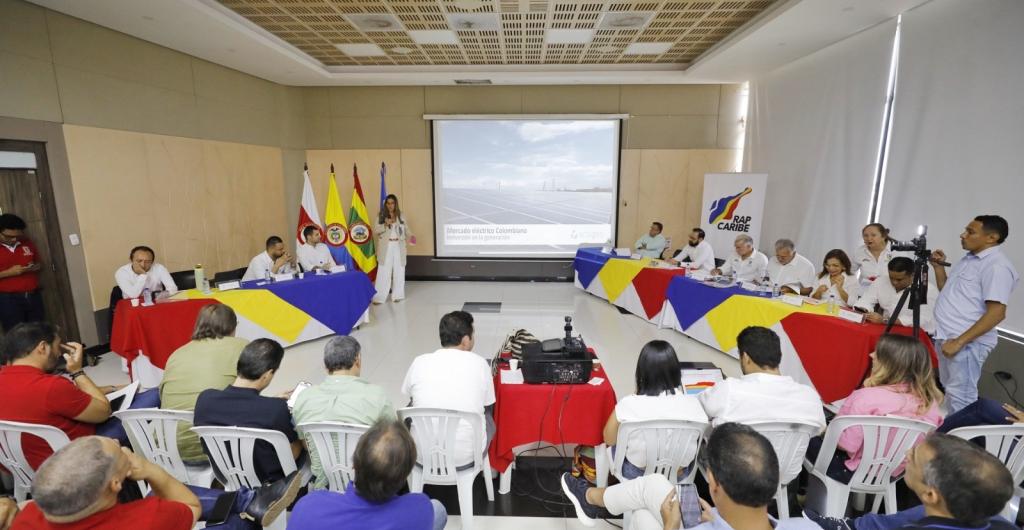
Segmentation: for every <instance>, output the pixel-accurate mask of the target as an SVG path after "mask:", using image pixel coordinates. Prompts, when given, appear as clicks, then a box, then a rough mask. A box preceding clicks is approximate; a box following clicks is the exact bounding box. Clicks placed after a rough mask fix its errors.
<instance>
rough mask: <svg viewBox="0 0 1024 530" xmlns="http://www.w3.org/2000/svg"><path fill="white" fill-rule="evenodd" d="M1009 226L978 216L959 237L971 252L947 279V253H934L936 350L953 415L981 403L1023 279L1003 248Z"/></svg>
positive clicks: (987, 216) (998, 220) (1003, 221)
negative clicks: (988, 365) (985, 372)
mask: <svg viewBox="0 0 1024 530" xmlns="http://www.w3.org/2000/svg"><path fill="white" fill-rule="evenodd" d="M1008 233H1009V225H1008V224H1007V222H1006V219H1003V218H1002V217H1000V216H998V215H979V216H977V217H975V218H974V220H973V221H971V222H970V223H968V224H967V227H966V228H965V229H964V232H963V233H962V234H960V246H962V247H963V249H964V250H966V251H967V255H966V256H964V257H963V258H962V259H961V260H960V261H959V262H957V263H956V265H954V266H953V270H952V271H951V272H950V273H949V274H948V275H947V274H946V267H945V266H943V265H940V264H939V263H936V262H944V261H946V254H945V253H944V252H943V251H942V250H938V249H937V250H935V251H934V252H932V267H933V268H934V269H935V283H936V284H937V285H938V286H939V298H938V301H937V302H936V304H935V325H936V330H935V338H936V341H935V346H936V348H937V349H939V351H941V353H942V354H941V355H939V379H940V380H941V381H942V384H943V386H944V387H945V388H946V399H947V404H948V406H949V412H950V413H951V414H952V413H953V412H956V411H958V410H960V409H962V408H964V407H966V406H967V405H969V404H971V403H973V402H974V401H976V400H977V399H978V379H979V378H980V377H981V367H982V365H984V364H985V359H987V358H988V354H989V352H991V351H992V348H994V347H995V345H996V342H997V341H998V335H997V334H996V326H997V325H998V324H999V323H1000V322H1002V321H1003V319H1004V318H1006V305H1007V304H1008V303H1009V301H1010V294H1011V293H1012V292H1013V289H1014V287H1016V285H1017V281H1018V280H1019V278H1020V277H1019V276H1018V274H1017V271H1016V269H1014V268H1013V264H1012V263H1010V260H1009V258H1007V257H1006V255H1005V254H1003V252H1002V251H1001V250H1000V248H999V246H1000V245H1002V244H1003V242H1004V241H1006V236H1007V234H1008Z"/></svg>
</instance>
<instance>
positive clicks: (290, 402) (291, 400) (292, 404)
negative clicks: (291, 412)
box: [288, 381, 313, 409]
mask: <svg viewBox="0 0 1024 530" xmlns="http://www.w3.org/2000/svg"><path fill="white" fill-rule="evenodd" d="M311 386H313V384H312V383H308V382H306V381H300V382H299V384H298V385H296V386H295V390H293V391H292V395H291V396H289V397H288V408H289V409H292V408H294V407H295V402H296V401H298V399H299V394H301V393H303V392H304V391H305V390H306V389H307V388H309V387H311Z"/></svg>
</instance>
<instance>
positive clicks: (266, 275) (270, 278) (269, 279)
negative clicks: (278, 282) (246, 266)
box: [263, 270, 274, 283]
mask: <svg viewBox="0 0 1024 530" xmlns="http://www.w3.org/2000/svg"><path fill="white" fill-rule="evenodd" d="M263 279H264V280H265V281H266V282H267V283H270V282H272V281H274V279H273V276H271V275H270V271H269V270H268V271H267V272H265V273H263Z"/></svg>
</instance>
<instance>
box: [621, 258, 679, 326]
mask: <svg viewBox="0 0 1024 530" xmlns="http://www.w3.org/2000/svg"><path fill="white" fill-rule="evenodd" d="M685 275H686V269H662V268H653V267H648V268H645V269H643V270H641V271H640V273H639V274H637V275H636V277H635V278H633V287H634V288H635V289H636V294H637V297H639V298H640V303H641V304H642V305H643V306H644V312H645V313H647V318H654V317H655V315H657V314H658V313H660V312H661V309H662V307H664V306H665V298H666V296H667V293H668V284H669V283H671V282H672V278H675V277H676V276H685Z"/></svg>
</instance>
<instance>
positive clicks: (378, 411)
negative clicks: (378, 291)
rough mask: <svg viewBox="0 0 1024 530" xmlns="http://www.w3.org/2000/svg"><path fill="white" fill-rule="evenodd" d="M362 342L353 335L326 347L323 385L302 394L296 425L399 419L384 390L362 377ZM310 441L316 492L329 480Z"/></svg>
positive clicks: (335, 340)
mask: <svg viewBox="0 0 1024 530" xmlns="http://www.w3.org/2000/svg"><path fill="white" fill-rule="evenodd" d="M362 364H363V363H362V355H361V354H360V346H359V342H358V341H356V339H354V338H352V337H349V336H339V337H334V338H332V339H331V340H330V341H328V342H327V346H325V347H324V368H326V369H327V378H326V379H324V382H323V383H320V384H319V385H316V386H313V387H310V388H308V389H307V390H306V391H304V392H302V393H301V394H299V397H298V398H297V399H296V401H295V408H294V409H292V419H293V420H294V422H295V425H296V426H298V425H301V424H303V423H310V422H319V421H337V422H342V423H355V424H358V425H373V424H374V423H376V422H377V420H379V419H384V420H394V419H396V417H397V416H396V415H395V409H394V407H392V406H391V401H390V400H389V399H388V397H387V395H385V393H384V389H383V388H381V387H379V386H377V385H374V384H371V383H368V382H366V380H364V379H361V378H360V377H359V372H360V369H361V368H362ZM303 437H304V438H306V447H307V448H308V449H309V454H310V457H311V459H310V462H311V464H312V470H313V475H314V476H315V481H314V483H313V488H314V489H324V488H326V487H327V477H326V476H325V475H324V472H323V468H322V467H321V466H320V457H319V456H318V455H317V454H316V447H315V446H314V445H313V440H312V439H310V438H309V437H307V436H305V435H303Z"/></svg>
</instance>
